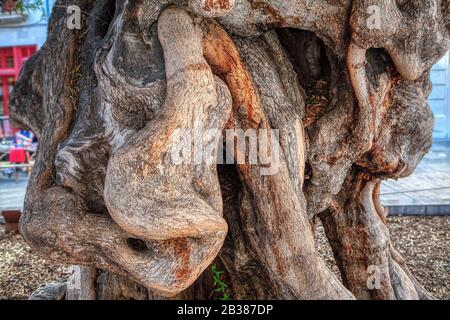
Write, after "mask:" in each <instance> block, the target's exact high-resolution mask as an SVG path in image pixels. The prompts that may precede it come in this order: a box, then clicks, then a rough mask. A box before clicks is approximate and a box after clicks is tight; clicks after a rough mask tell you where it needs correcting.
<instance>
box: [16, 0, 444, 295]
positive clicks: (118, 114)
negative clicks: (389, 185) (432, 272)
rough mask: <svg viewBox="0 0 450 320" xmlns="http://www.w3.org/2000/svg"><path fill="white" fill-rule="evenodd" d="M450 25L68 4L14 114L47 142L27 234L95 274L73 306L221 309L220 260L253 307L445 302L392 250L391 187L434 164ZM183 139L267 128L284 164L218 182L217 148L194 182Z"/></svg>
mask: <svg viewBox="0 0 450 320" xmlns="http://www.w3.org/2000/svg"><path fill="white" fill-rule="evenodd" d="M73 4H75V5H78V6H79V7H80V9H81V12H84V13H85V14H84V15H83V19H82V21H83V23H82V28H81V29H80V30H77V29H74V30H71V29H69V28H67V25H66V21H67V19H68V15H67V13H66V11H65V10H64V7H66V6H68V5H73ZM371 6H377V8H378V9H379V10H380V16H379V18H380V21H379V27H378V28H375V29H373V28H369V27H368V24H367V21H368V19H369V18H371V16H370V14H369V13H368V12H370V11H368V9H369V8H370V7H371ZM61 8H62V9H61ZM448 15H449V7H448V1H446V0H442V1H441V0H423V1H400V0H397V1H391V0H364V1H363V0H361V1H351V0H340V1H306V0H292V1H285V0H264V1H261V0H235V1H233V0H186V1H183V0H133V1H120V0H117V1H115V0H96V1H92V0H76V1H74V0H71V1H70V2H69V1H66V0H59V1H57V6H55V9H54V12H53V14H52V17H51V22H50V25H49V36H48V40H47V42H46V44H45V45H44V46H43V48H42V49H41V50H40V51H39V52H38V53H37V54H36V55H34V56H33V57H32V58H31V59H30V60H29V61H28V62H27V63H26V65H25V67H24V69H23V71H22V74H21V76H20V79H19V81H18V83H17V85H16V87H15V90H14V93H13V95H12V98H11V104H10V110H11V114H12V118H13V120H14V121H15V123H16V124H17V125H18V126H20V127H24V128H29V129H31V130H33V131H34V132H35V133H36V135H37V136H38V138H39V150H38V154H37V160H36V165H35V167H34V169H33V173H32V177H31V179H30V183H29V186H28V190H27V196H26V200H25V212H24V214H23V216H22V219H21V224H20V227H21V232H22V234H23V235H24V237H25V239H26V240H27V241H28V242H29V243H30V244H31V245H32V246H33V247H34V248H35V249H36V250H38V251H39V252H40V253H41V254H43V255H45V256H47V257H50V258H52V259H57V260H59V261H62V262H65V263H71V264H75V265H82V266H83V267H75V268H74V270H75V271H74V274H73V276H72V278H71V281H70V282H69V283H68V285H67V291H66V296H65V297H66V299H161V298H168V297H171V298H174V299H179V298H183V299H211V298H214V295H213V287H214V283H213V281H212V275H211V270H210V269H209V268H208V266H209V265H211V263H213V262H214V263H215V264H216V265H218V266H220V267H221V268H222V269H223V270H224V271H225V274H224V278H225V279H226V280H227V281H228V283H229V286H230V288H229V291H230V292H229V293H230V295H231V296H232V298H234V299H264V298H266V299H267V298H270V299H354V298H358V299H429V298H432V297H431V296H430V295H429V294H428V293H427V292H426V291H425V290H424V289H423V288H422V286H421V285H420V284H419V283H418V282H417V281H416V280H415V279H414V277H413V275H412V274H411V273H410V272H409V270H408V268H407V266H406V263H405V262H404V261H403V259H402V257H401V256H400V255H399V254H398V252H396V251H395V249H394V248H393V247H392V244H391V242H390V240H389V233H388V230H387V227H386V219H385V217H386V214H387V213H386V210H385V209H384V208H383V207H382V205H381V204H380V200H379V196H380V194H379V186H380V182H381V181H382V180H383V179H390V178H395V179H397V178H401V177H405V176H408V175H410V174H411V173H412V172H413V171H414V169H415V167H416V166H417V164H418V163H419V161H420V160H421V158H422V157H423V156H424V154H425V153H426V152H427V151H428V150H429V148H430V146H431V133H432V126H433V116H432V113H431V110H430V108H429V106H428V105H427V103H426V99H427V97H428V95H429V93H430V89H431V86H430V83H429V79H428V78H429V69H430V68H431V66H432V64H433V63H434V62H436V61H437V60H438V59H439V58H440V57H441V56H442V55H443V54H444V53H445V52H446V51H447V50H448V48H449V46H450V41H449V29H450V28H449V16H448ZM318 81H319V82H321V83H325V88H326V89H325V93H324V95H325V96H326V97H323V101H326V103H324V104H317V103H315V102H314V101H313V99H311V96H310V94H311V92H312V89H313V87H314V85H315V84H316V83H317V82H318ZM271 128H272V129H277V130H279V137H278V139H276V140H272V139H270V138H271V137H270V134H269V133H268V132H269V131H268V130H267V129H271ZM178 129H183V130H188V131H189V132H192V133H194V135H195V134H199V135H201V134H204V132H208V130H209V129H218V130H219V133H220V132H223V131H225V130H227V129H242V130H244V131H245V130H249V129H252V130H254V131H255V132H256V134H258V136H259V137H263V138H262V140H261V141H262V142H261V141H260V142H261V144H263V145H264V147H265V150H266V151H267V152H268V154H270V155H275V154H276V156H277V159H278V161H277V163H276V164H275V163H274V162H272V163H269V164H268V163H263V164H255V163H252V162H251V161H245V162H244V163H241V162H239V161H236V163H237V164H236V165H234V164H223V165H222V164H219V165H216V161H215V160H216V158H217V157H218V156H220V155H221V154H222V151H223V150H222V145H221V144H220V143H223V140H222V139H220V135H219V136H217V135H211V136H208V137H207V139H203V140H201V141H200V143H199V145H197V147H199V148H200V149H201V150H207V152H203V153H202V154H203V160H202V161H196V159H193V162H192V163H191V164H174V163H173V162H171V156H173V154H174V153H175V154H176V153H177V152H179V148H180V144H179V141H178V140H174V138H173V137H174V136H175V135H176V133H177V130H178ZM203 136H204V135H203ZM227 137H228V136H227ZM231 139H232V140H231V142H233V143H234V140H233V138H231ZM225 140H226V139H225ZM183 141H184V142H183V143H182V145H181V147H190V146H191V144H193V142H192V141H190V140H183ZM228 142H230V141H228ZM229 145H230V144H226V146H227V147H228V146H229ZM231 145H232V144H231ZM224 147H225V145H224ZM225 149H226V148H225ZM228 151H230V150H228ZM249 152H250V151H249V150H243V151H242V150H238V152H237V153H236V154H235V157H236V160H238V159H239V158H244V159H247V160H249V159H250V158H251V154H249ZM275 165H276V171H275V174H268V173H270V172H271V171H270V170H271V169H274V167H273V166H275ZM272 173H273V172H272ZM315 217H319V218H320V219H321V221H322V223H323V224H324V226H325V230H326V233H327V237H328V239H329V242H330V245H331V247H332V249H333V251H334V255H335V259H336V262H337V264H338V266H339V269H340V271H341V274H342V279H343V283H341V282H340V281H339V280H338V279H337V278H336V277H335V276H334V275H333V274H332V272H331V271H330V270H329V269H328V268H327V267H326V266H325V264H324V262H323V261H322V260H321V259H320V258H319V257H318V255H317V252H316V249H315V247H314V237H313V227H314V223H313V221H314V219H315ZM372 267H375V268H376V270H378V271H379V273H378V275H379V279H378V280H379V286H377V287H376V288H372V287H371V286H369V285H368V281H369V276H370V272H369V271H370V269H371V268H372ZM368 272H369V273H368Z"/></svg>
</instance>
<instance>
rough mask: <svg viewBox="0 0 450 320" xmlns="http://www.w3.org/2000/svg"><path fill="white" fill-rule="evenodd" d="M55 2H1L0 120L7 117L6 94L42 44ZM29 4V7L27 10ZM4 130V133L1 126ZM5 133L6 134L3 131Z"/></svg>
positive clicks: (49, 0) (52, 0)
mask: <svg viewBox="0 0 450 320" xmlns="http://www.w3.org/2000/svg"><path fill="white" fill-rule="evenodd" d="M54 2H55V0H38V1H36V0H30V1H25V8H24V9H23V10H20V9H18V8H16V7H15V1H3V2H1V7H0V117H3V119H4V117H7V116H8V113H9V112H8V98H9V93H10V91H11V90H12V88H13V86H14V82H15V81H16V79H17V77H18V76H19V72H20V69H21V67H22V65H23V63H24V62H25V61H26V60H27V59H28V58H29V57H30V56H31V55H32V54H33V53H35V52H36V51H37V50H38V49H39V48H40V47H41V46H42V45H43V43H44V42H45V39H46V34H47V24H48V19H49V16H50V12H51V8H52V6H53V4H54ZM27 4H29V7H27ZM4 129H5V130H8V129H9V128H7V123H5V128H4ZM2 134H3V135H4V134H9V132H3V133H2Z"/></svg>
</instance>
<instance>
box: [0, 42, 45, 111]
mask: <svg viewBox="0 0 450 320" xmlns="http://www.w3.org/2000/svg"><path fill="white" fill-rule="evenodd" d="M36 50H37V48H36V46H35V45H33V46H20V47H8V48H0V86H2V90H0V92H1V93H2V95H1V96H0V99H1V100H2V102H3V107H2V109H3V110H0V114H2V115H3V116H7V115H8V114H9V112H8V99H9V91H10V89H11V88H12V85H13V84H14V82H15V81H16V80H17V78H18V77H19V73H20V69H21V68H22V65H23V63H24V62H25V61H26V60H27V59H28V58H29V57H31V56H32V55H33V53H35V52H36ZM0 105H1V103H0Z"/></svg>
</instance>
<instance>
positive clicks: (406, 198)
mask: <svg viewBox="0 0 450 320" xmlns="http://www.w3.org/2000/svg"><path fill="white" fill-rule="evenodd" d="M381 201H382V203H383V204H384V205H385V206H430V205H434V206H450V142H435V143H434V144H433V148H432V150H431V151H430V152H429V153H428V154H427V155H426V156H425V157H424V159H423V160H422V162H421V163H420V164H419V165H418V167H417V169H416V171H415V172H414V173H413V174H412V175H411V176H409V177H407V178H403V179H399V180H397V181H396V180H387V181H384V182H383V185H382V188H381Z"/></svg>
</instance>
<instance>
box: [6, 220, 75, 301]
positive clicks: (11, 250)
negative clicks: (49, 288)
mask: <svg viewBox="0 0 450 320" xmlns="http://www.w3.org/2000/svg"><path fill="white" fill-rule="evenodd" d="M68 275H69V273H68V267H67V266H64V265H60V264H57V263H55V262H53V261H50V260H46V259H43V258H41V257H40V256H38V255H37V254H35V253H33V251H32V250H31V248H30V247H29V246H28V245H27V244H26V243H25V241H23V239H22V237H21V236H20V235H19V234H17V233H16V234H11V233H10V234H5V228H4V226H2V225H0V299H27V298H28V296H29V295H30V294H31V293H32V292H33V291H35V290H36V289H37V288H38V287H40V286H41V285H42V284H44V283H47V282H52V281H57V280H61V279H65V278H67V277H68Z"/></svg>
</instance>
